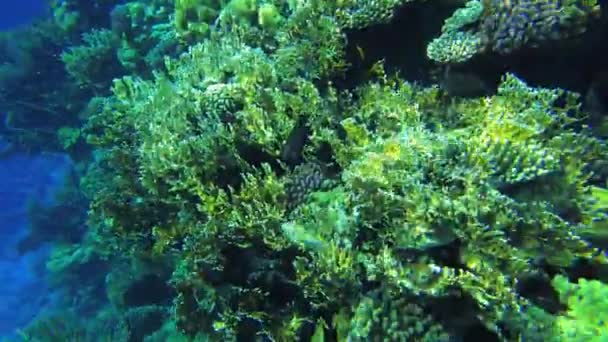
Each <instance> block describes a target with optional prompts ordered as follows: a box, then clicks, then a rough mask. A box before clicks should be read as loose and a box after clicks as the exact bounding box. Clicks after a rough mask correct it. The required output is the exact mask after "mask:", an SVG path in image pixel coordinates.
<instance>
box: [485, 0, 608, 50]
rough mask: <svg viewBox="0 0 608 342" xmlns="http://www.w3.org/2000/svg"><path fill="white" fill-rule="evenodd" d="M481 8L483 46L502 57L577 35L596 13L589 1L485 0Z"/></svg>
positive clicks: (584, 28) (596, 10) (595, 7)
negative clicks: (521, 49)
mask: <svg viewBox="0 0 608 342" xmlns="http://www.w3.org/2000/svg"><path fill="white" fill-rule="evenodd" d="M483 7H484V12H485V15H483V19H482V20H481V25H480V31H481V35H482V44H483V45H485V46H487V47H488V48H489V49H491V50H492V51H495V52H498V53H501V54H508V53H511V52H513V51H515V50H518V49H520V48H522V47H535V46H538V45H540V44H543V43H546V42H548V41H558V40H564V39H568V38H570V37H573V36H576V35H579V34H581V33H583V32H584V31H585V30H586V29H587V27H586V25H585V22H586V21H587V20H589V18H590V17H592V16H593V15H597V14H599V11H598V8H597V6H593V3H592V2H590V1H579V2H573V1H561V0H541V1H536V0H486V1H483Z"/></svg>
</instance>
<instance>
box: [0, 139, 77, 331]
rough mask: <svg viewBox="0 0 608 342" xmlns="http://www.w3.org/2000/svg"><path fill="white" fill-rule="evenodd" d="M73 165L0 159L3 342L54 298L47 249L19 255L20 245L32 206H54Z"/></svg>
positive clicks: (51, 157) (50, 157) (42, 158)
mask: <svg viewBox="0 0 608 342" xmlns="http://www.w3.org/2000/svg"><path fill="white" fill-rule="evenodd" d="M0 145H2V143H0ZM70 167H71V162H70V160H69V158H68V157H66V156H64V155H57V154H41V155H32V156H26V155H13V156H10V157H8V158H5V159H1V160H0V340H1V339H2V337H8V336H11V334H12V333H14V331H15V329H17V328H19V327H23V326H24V325H25V324H26V323H27V322H28V321H29V320H30V319H31V318H32V317H34V316H35V315H36V313H37V312H38V311H39V309H40V308H42V307H44V305H46V304H47V303H48V302H49V301H50V300H51V294H50V292H49V291H48V287H47V284H46V281H45V276H44V260H45V256H46V253H47V250H46V248H45V247H44V246H43V247H41V248H39V249H37V250H35V251H32V252H30V253H27V254H25V255H19V253H18V252H17V249H16V245H17V243H18V241H19V240H20V239H21V238H22V237H23V236H24V235H25V234H26V233H27V229H28V219H27V215H26V206H27V202H28V201H29V200H38V201H41V202H45V203H49V202H50V201H51V200H52V194H53V191H55V190H56V189H57V188H58V187H59V186H60V185H61V184H62V183H63V179H64V175H65V174H66V172H67V171H68V170H69V169H70Z"/></svg>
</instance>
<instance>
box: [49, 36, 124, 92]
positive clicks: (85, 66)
mask: <svg viewBox="0 0 608 342" xmlns="http://www.w3.org/2000/svg"><path fill="white" fill-rule="evenodd" d="M116 48H117V45H116V36H114V34H113V33H112V31H110V30H106V29H101V30H94V31H91V32H87V33H85V34H84V36H83V44H82V45H79V46H74V47H71V48H70V49H69V50H67V51H65V52H64V53H63V54H62V55H61V59H62V61H63V63H64V64H65V68H66V71H67V72H68V74H69V75H70V76H71V77H72V78H73V79H74V80H75V81H76V83H78V84H79V85H80V86H87V87H92V88H93V89H106V88H107V87H108V85H109V84H110V82H111V80H112V77H113V75H118V74H119V73H120V68H119V67H118V61H117V57H116V54H115V50H116ZM112 68H114V70H112Z"/></svg>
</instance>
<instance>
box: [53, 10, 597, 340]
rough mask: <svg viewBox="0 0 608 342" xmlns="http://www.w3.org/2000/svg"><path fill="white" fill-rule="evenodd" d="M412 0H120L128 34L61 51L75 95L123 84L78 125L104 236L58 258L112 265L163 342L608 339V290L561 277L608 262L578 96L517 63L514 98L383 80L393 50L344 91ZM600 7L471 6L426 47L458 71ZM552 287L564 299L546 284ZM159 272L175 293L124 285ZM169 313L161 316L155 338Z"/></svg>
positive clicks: (111, 286)
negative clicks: (374, 39) (362, 46)
mask: <svg viewBox="0 0 608 342" xmlns="http://www.w3.org/2000/svg"><path fill="white" fill-rule="evenodd" d="M427 3H428V4H427ZM430 3H431V2H420V4H416V5H420V6H430ZM410 5H412V4H411V3H410V2H409V1H403V0H338V1H320V0H313V1H302V0H285V1H283V0H265V1H254V0H231V1H203V0H176V1H173V2H171V1H153V2H152V3H150V5H149V6H141V4H139V5H137V4H135V3H132V2H129V3H126V4H120V6H117V7H116V9H115V10H114V12H113V17H114V22H113V25H114V26H113V28H112V30H105V31H95V33H91V34H89V35H86V36H85V37H84V40H83V41H82V42H81V44H80V45H77V46H74V47H73V48H70V49H68V50H67V52H65V53H64V54H63V61H64V63H65V67H66V69H67V72H68V73H69V74H70V76H72V77H73V79H74V80H75V81H76V82H77V83H78V84H80V85H82V86H84V87H90V88H91V89H95V88H96V87H97V82H98V81H99V80H100V79H102V80H105V81H107V84H106V86H108V87H109V89H110V93H103V94H100V95H101V97H99V98H97V100H96V101H94V102H93V101H92V104H91V106H90V108H91V110H90V113H88V115H87V116H86V117H85V118H83V121H86V124H85V125H84V127H83V128H82V129H79V130H78V131H77V132H78V136H77V138H78V139H77V141H80V140H85V139H86V141H87V142H88V143H89V144H90V145H91V146H92V148H94V153H93V157H92V158H91V160H90V161H89V163H88V164H87V165H86V168H84V169H85V170H86V172H85V175H84V176H83V178H82V179H81V188H82V190H83V191H84V192H85V193H86V194H87V196H88V197H89V198H90V200H91V204H90V208H89V216H88V222H87V223H88V227H89V231H88V232H87V235H86V239H85V240H84V241H83V242H82V244H83V246H80V245H74V246H72V245H65V246H62V247H60V248H57V249H56V250H55V251H54V252H53V254H52V259H51V260H50V262H49V263H48V266H49V268H50V269H51V270H54V271H56V272H57V273H60V272H61V270H63V269H72V268H80V267H82V263H85V262H93V261H97V259H104V258H105V259H108V260H112V265H113V267H112V268H111V270H108V271H107V274H106V275H105V276H104V277H105V282H104V290H105V291H106V294H107V297H108V298H109V302H110V303H111V306H112V310H115V311H116V312H118V314H117V315H119V317H120V318H121V319H122V322H127V323H128V324H129V327H131V326H140V327H141V329H143V330H138V334H141V336H144V335H146V336H148V337H147V338H148V339H147V340H154V339H158V340H163V339H164V338H167V340H170V339H169V337H168V336H175V337H171V338H175V339H176V340H180V341H181V340H184V341H188V340H199V341H201V340H212V341H248V340H251V339H252V338H253V336H255V339H256V340H259V341H311V340H314V341H319V340H321V341H323V340H327V341H451V340H453V339H454V338H455V339H458V338H461V339H464V337H463V336H466V335H467V332H468V331H471V330H474V329H476V331H483V332H487V333H488V334H490V335H493V336H495V337H496V338H497V339H499V340H503V341H516V340H527V339H530V340H539V341H541V340H542V341H560V340H564V341H566V340H568V338H570V337H571V338H573V339H574V338H579V337H580V338H581V340H583V339H582V338H583V337H584V338H589V340H592V338H596V337H597V336H602V334H606V331H605V330H606V323H605V321H600V320H598V317H599V315H596V316H591V315H590V314H589V312H591V311H587V310H596V311H597V312H601V310H605V308H604V307H602V305H603V303H605V302H606V301H605V300H603V301H602V296H603V297H605V295H604V292H605V291H606V290H605V284H604V283H601V282H600V281H598V280H589V281H586V280H580V281H579V283H578V284H572V283H569V282H568V281H566V280H565V279H564V278H562V277H561V276H557V277H556V276H555V275H556V274H566V273H567V272H569V271H570V270H571V269H572V268H575V267H576V266H577V265H580V264H581V263H586V265H590V267H598V268H599V267H604V266H606V258H605V257H604V254H603V251H602V250H601V249H600V248H599V246H597V244H593V243H590V241H588V240H587V239H586V238H584V237H586V236H588V235H589V234H591V233H592V232H598V231H600V230H601V229H603V228H602V227H604V226H603V225H598V222H602V221H601V220H602V219H603V218H604V216H603V215H604V214H605V213H604V212H603V211H604V209H605V208H604V207H603V206H604V205H605V203H604V202H605V201H603V197H601V193H602V192H601V191H599V190H598V189H602V188H600V187H598V184H595V183H592V181H591V179H592V177H593V176H594V173H593V171H592V170H593V168H592V165H593V164H594V162H595V161H597V160H606V159H607V157H608V148H607V146H606V142H605V141H604V140H602V139H600V138H598V137H596V136H594V135H593V133H592V131H591V129H590V128H589V127H588V126H587V125H586V124H585V122H586V121H585V120H586V119H587V113H585V112H584V111H583V110H582V109H581V105H580V102H581V99H580V96H579V95H578V94H576V93H573V92H570V91H566V90H562V89H554V88H549V87H533V86H530V85H528V84H527V83H526V82H525V81H524V80H523V79H521V78H519V77H518V76H516V75H514V74H511V73H506V74H504V75H502V78H501V79H500V82H499V84H498V88H497V90H496V92H495V93H493V94H490V95H488V96H483V97H472V98H455V97H453V98H448V96H447V95H446V94H445V92H444V91H442V90H441V89H440V88H439V87H438V86H432V85H425V86H423V85H421V84H418V83H416V82H411V81H407V80H405V79H403V78H401V77H399V76H398V75H396V74H386V73H384V71H383V67H382V62H381V61H379V62H378V63H376V64H375V67H374V68H375V69H374V72H375V75H373V76H370V77H369V78H367V79H365V80H363V81H357V82H353V83H352V84H350V83H348V82H344V77H348V75H349V72H352V69H349V68H352V65H351V63H352V62H353V61H352V60H351V59H348V58H349V53H348V51H349V48H352V46H349V44H350V43H351V42H349V38H350V37H352V36H350V34H352V33H353V32H357V31H365V29H366V28H368V27H370V26H374V25H378V24H386V23H387V22H389V21H390V20H391V19H392V18H394V17H395V14H396V13H397V12H398V11H401V10H404V11H407V10H408V9H409V8H408V6H410ZM65 6H68V5H65ZM595 6H596V4H595V3H591V2H589V1H584V2H577V1H572V0H570V1H561V2H558V1H550V0H547V1H541V2H534V3H532V2H530V1H524V0H521V1H491V0H488V1H470V2H469V3H468V4H467V5H466V6H465V7H464V8H461V9H459V10H457V11H456V12H455V13H454V15H453V16H452V17H451V18H449V19H448V20H447V21H445V25H444V26H443V34H442V36H441V37H439V38H438V39H436V40H434V41H433V42H431V43H430V45H429V47H428V50H427V52H428V55H429V57H430V58H431V59H433V60H435V61H438V62H441V63H448V64H449V63H458V62H465V61H467V60H470V59H471V58H473V57H474V56H476V55H478V54H480V53H485V52H495V53H502V54H506V53H511V52H513V51H515V50H517V49H520V48H523V47H529V46H533V45H535V44H536V43H539V42H542V41H546V40H553V39H557V38H559V39H562V38H564V37H570V36H574V35H576V34H579V33H580V32H582V30H583V29H584V24H585V23H587V21H586V20H587V19H589V18H591V17H592V16H593V15H594V13H595V12H594V11H595ZM147 32H153V33H154V34H151V35H147V34H145V33H147ZM357 33H359V32H357ZM167 37H170V38H167ZM163 42H166V44H165V43H163ZM398 43H399V42H395V44H398ZM351 50H352V49H351ZM116 51H117V52H118V53H117V54H112V53H111V52H116ZM165 52H167V53H165ZM168 52H170V53H168ZM359 52H360V58H362V59H363V58H364V57H365V56H363V55H364V53H363V52H361V51H359ZM105 58H108V59H112V60H113V61H116V63H118V65H119V66H120V69H121V72H117V74H113V75H114V76H116V77H112V79H111V81H110V80H107V79H105V78H103V75H100V73H102V70H101V69H99V65H98V64H97V63H96V62H98V61H99V60H101V59H104V60H105ZM152 66H155V67H154V68H152V69H151V70H150V67H152ZM370 74H371V73H370ZM345 84H347V85H345ZM106 90H107V89H106ZM65 127H68V128H65V129H63V131H62V132H61V137H63V139H62V140H61V141H62V142H63V143H64V144H68V143H71V139H68V138H70V136H71V135H70V134H68V133H70V132H72V131H70V130H68V131H66V129H69V127H72V126H68V125H66V126H65ZM72 133H73V132H72ZM74 139H75V138H74ZM598 203H601V204H598ZM596 235H599V233H598V234H596ZM112 256H114V257H112ZM125 273H126V274H127V275H128V276H124V277H122V278H121V274H125ZM142 279H143V280H142ZM538 279H540V280H538ZM550 279H554V281H553V285H554V286H555V288H556V290H557V291H558V292H559V296H560V298H557V295H555V294H554V297H556V298H553V300H554V301H555V302H559V299H561V301H562V302H563V303H565V304H567V306H568V308H567V309H564V308H561V307H559V305H557V304H556V305H557V306H558V308H557V309H554V308H553V307H551V305H543V304H545V302H543V300H545V299H546V298H547V297H550V295H547V296H544V295H545V294H544V293H542V294H541V295H538V294H536V293H532V294H531V293H530V292H532V291H526V290H527V288H526V286H525V285H526V284H528V283H530V282H533V281H537V280H538V281H539V282H541V283H542V284H543V285H546V286H547V287H549V288H550ZM142 284H143V285H142ZM149 285H155V286H157V287H158V288H161V289H162V290H163V291H164V292H163V295H164V297H162V299H163V300H158V301H156V302H145V303H140V304H141V305H135V304H133V303H129V301H128V300H127V299H128V296H126V295H124V293H125V292H127V291H128V289H130V288H133V287H135V288H138V289H139V288H141V287H146V286H149ZM150 287H152V286H150ZM547 301H549V302H550V301H551V300H550V299H547ZM588 308H592V309H588ZM148 319H149V320H151V321H152V320H157V321H161V323H162V324H156V327H157V328H158V329H157V330H156V331H148V330H145V329H144V328H145V324H143V323H142V322H146V321H147V320H148ZM541 323H542V324H541ZM121 333H122V331H121ZM131 336H133V335H131ZM137 336H140V335H137ZM564 336H567V338H565V337H564ZM142 338H143V337H142ZM564 338H565V339H564ZM598 341H600V340H598Z"/></svg>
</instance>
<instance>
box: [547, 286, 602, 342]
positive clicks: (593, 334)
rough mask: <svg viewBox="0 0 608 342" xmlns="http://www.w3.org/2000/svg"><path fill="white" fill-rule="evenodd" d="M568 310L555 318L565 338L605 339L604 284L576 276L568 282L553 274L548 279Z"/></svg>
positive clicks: (572, 339)
mask: <svg viewBox="0 0 608 342" xmlns="http://www.w3.org/2000/svg"><path fill="white" fill-rule="evenodd" d="M552 284H553V286H554V287H555V289H556V290H557V291H558V292H559V296H560V300H561V301H562V302H563V303H564V304H566V305H568V310H567V311H566V312H565V313H564V314H563V315H560V316H559V318H558V319H557V326H558V328H559V331H560V334H561V336H562V338H563V339H564V340H567V341H598V342H599V341H605V339H606V336H608V322H607V321H606V317H608V299H607V298H608V285H606V284H604V283H602V282H600V281H598V280H587V279H583V278H581V279H579V280H578V283H570V282H569V281H568V279H567V278H566V277H564V276H561V275H557V276H556V277H555V278H553V282H552Z"/></svg>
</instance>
